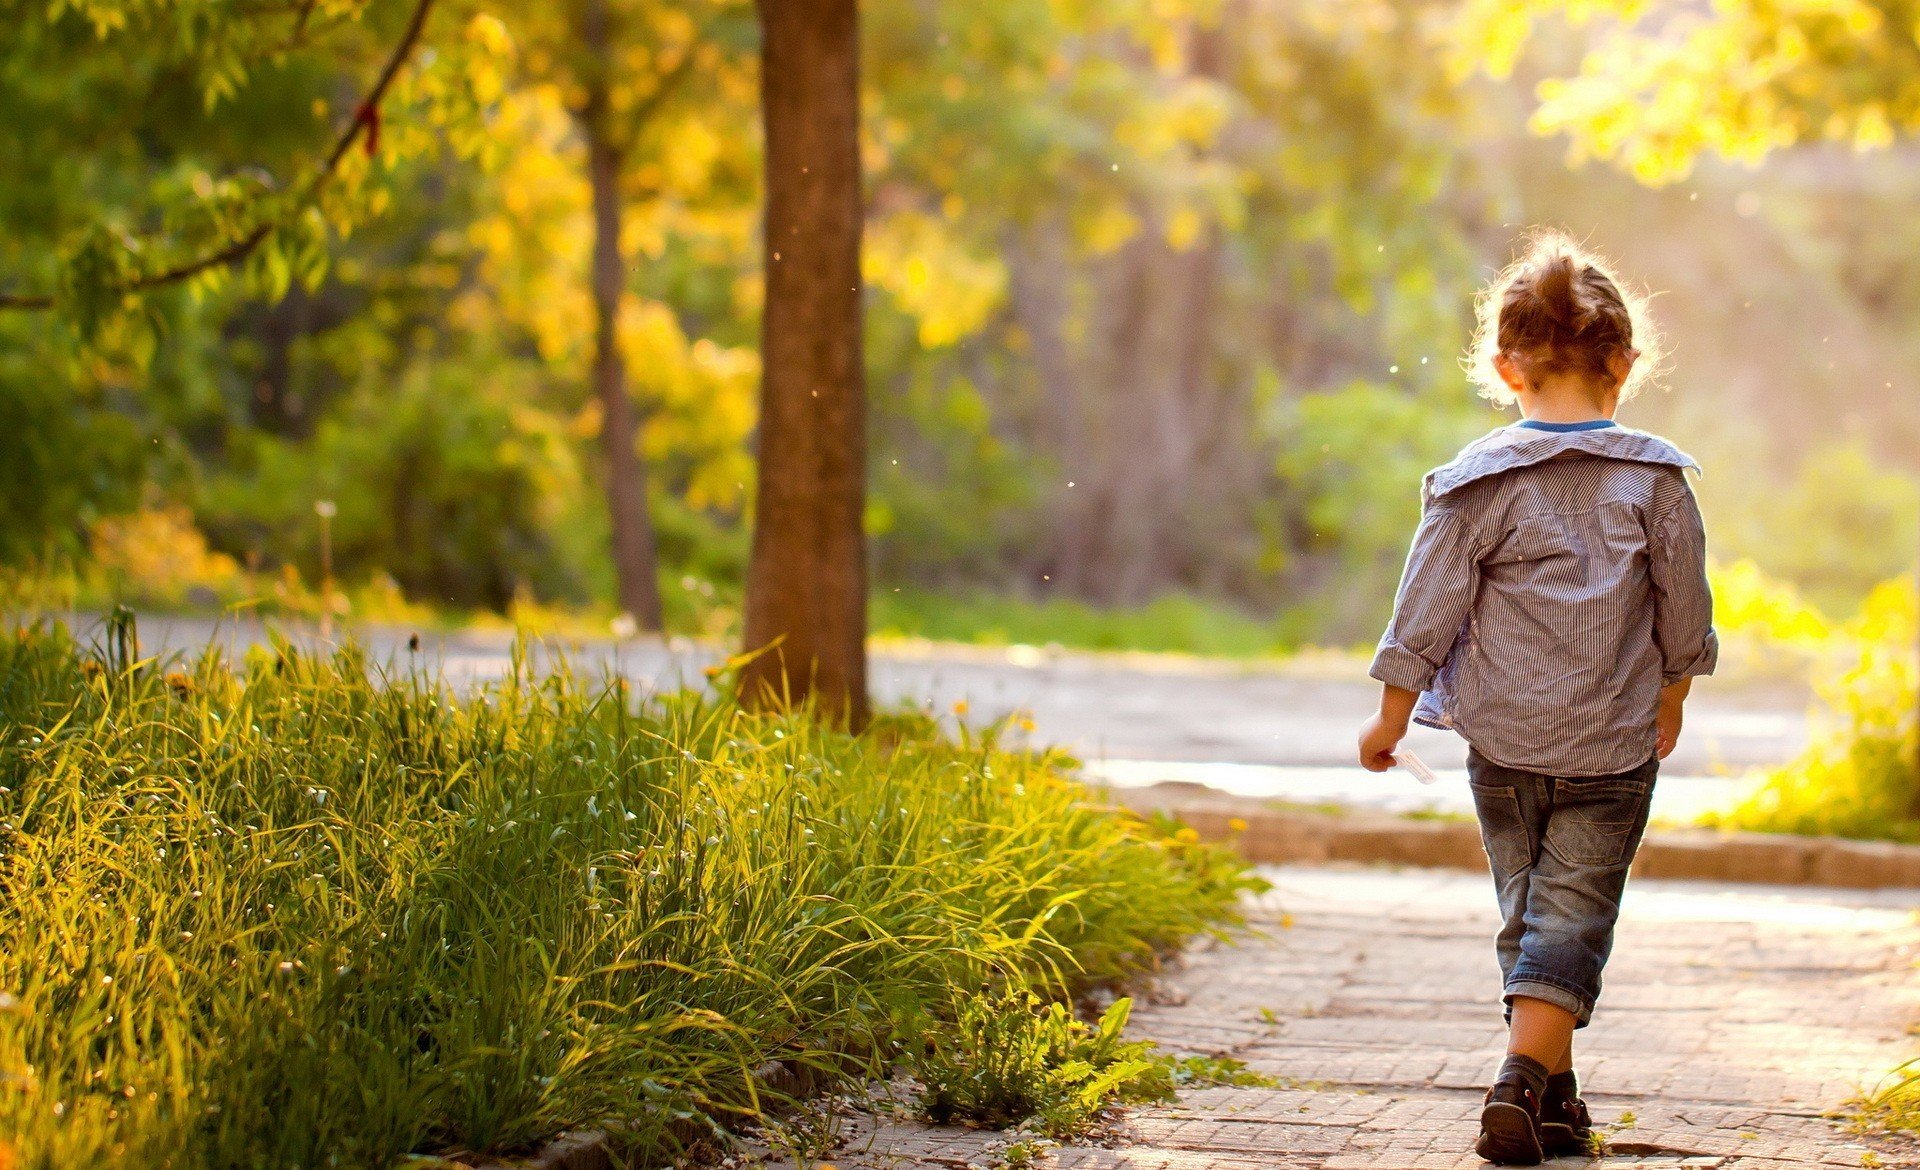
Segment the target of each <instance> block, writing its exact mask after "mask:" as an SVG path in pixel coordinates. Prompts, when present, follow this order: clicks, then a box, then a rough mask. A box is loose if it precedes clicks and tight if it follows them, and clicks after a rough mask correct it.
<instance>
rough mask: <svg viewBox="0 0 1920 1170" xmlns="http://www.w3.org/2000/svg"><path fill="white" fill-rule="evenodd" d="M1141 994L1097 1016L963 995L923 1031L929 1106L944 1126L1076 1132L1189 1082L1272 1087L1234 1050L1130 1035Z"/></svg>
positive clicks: (924, 1097)
mask: <svg viewBox="0 0 1920 1170" xmlns="http://www.w3.org/2000/svg"><path fill="white" fill-rule="evenodd" d="M1132 1010H1133V1001H1132V1000H1131V999H1126V998H1122V999H1118V1000H1115V1001H1114V1002H1113V1004H1112V1005H1111V1006H1109V1007H1108V1008H1107V1009H1106V1011H1105V1012H1104V1013H1102V1014H1101V1016H1100V1018H1099V1019H1098V1020H1097V1021H1094V1022H1092V1023H1088V1022H1085V1021H1082V1020H1080V1019H1078V1018H1076V1017H1075V1016H1074V1015H1073V1014H1072V1013H1071V1012H1070V1011H1069V1010H1068V1008H1067V1006H1066V1005H1065V1004H1062V1003H1058V1002H1053V1003H1042V1002H1041V1000H1040V999H1039V998H1038V997H1037V996H1035V995H1034V994H1033V993H1032V992H1030V991H1012V992H1009V991H1005V990H1002V991H1000V992H998V993H991V994H984V995H980V996H976V997H973V998H971V999H967V1000H963V1001H962V1002H961V1003H960V1005H959V1009H958V1012H957V1014H956V1016H955V1018H954V1019H953V1021H952V1022H951V1023H950V1024H949V1025H947V1026H946V1027H944V1028H940V1029H937V1030H935V1031H933V1032H932V1033H930V1034H929V1035H927V1036H924V1037H922V1038H921V1041H920V1048H919V1050H918V1052H917V1053H916V1054H915V1055H914V1057H913V1058H912V1060H911V1061H910V1065H911V1067H912V1070H913V1072H914V1075H915V1076H916V1077H917V1078H918V1080H919V1082H920V1087H921V1095H920V1109H921V1112H922V1113H923V1114H924V1115H925V1117H926V1118H927V1120H929V1121H932V1122H934V1123H936V1124H939V1125H948V1124H952V1123H955V1122H962V1123H966V1124H971V1125H979V1126H984V1127H987V1128H990V1129H1003V1128H1006V1127H1008V1126H1012V1125H1025V1126H1028V1127H1029V1128H1031V1129H1034V1130H1037V1131H1038V1132H1039V1133H1040V1134H1042V1135H1044V1136H1045V1137H1048V1138H1052V1139H1055V1140H1060V1141H1064V1140H1068V1139H1071V1138H1075V1137H1078V1136H1080V1135H1082V1134H1084V1133H1086V1132H1087V1130H1088V1129H1090V1128H1091V1127H1092V1126H1093V1123H1094V1121H1095V1120H1096V1119H1097V1118H1098V1117H1099V1115H1100V1112H1101V1111H1102V1110H1103V1109H1105V1108H1106V1107H1107V1106H1108V1105H1110V1104H1114V1103H1116V1102H1138V1101H1167V1100H1171V1099H1172V1097H1173V1094H1174V1091H1175V1090H1176V1089H1177V1088H1182V1087H1185V1086H1188V1085H1195V1086H1198V1085H1210V1084H1214V1085H1217V1084H1230V1085H1250V1086H1263V1085H1272V1084H1274V1083H1276V1082H1274V1081H1273V1080H1272V1079H1271V1078H1268V1077H1265V1076H1263V1075H1261V1074H1259V1073H1256V1072H1253V1071H1252V1070H1250V1069H1248V1068H1247V1067H1246V1065H1245V1064H1243V1063H1242V1062H1240V1061H1238V1060H1234V1059H1232V1058H1230V1057H1204V1056H1188V1057H1173V1056H1170V1055H1168V1054H1166V1053H1163V1052H1161V1051H1160V1050H1159V1049H1158V1047H1157V1046H1156V1045H1154V1044H1153V1042H1151V1041H1147V1040H1128V1039H1126V1038H1125V1031H1126V1026H1127V1020H1128V1018H1129V1016H1130V1015H1131V1013H1132Z"/></svg>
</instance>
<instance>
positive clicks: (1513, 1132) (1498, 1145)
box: [1473, 1080, 1546, 1166]
mask: <svg viewBox="0 0 1920 1170" xmlns="http://www.w3.org/2000/svg"><path fill="white" fill-rule="evenodd" d="M1473 1152H1474V1153H1476V1154H1478V1155H1480V1156H1481V1157H1482V1158H1485V1159H1486V1160H1487V1161H1489V1162H1492V1163H1494V1164H1495V1165H1499V1166H1538V1165H1539V1164H1540V1163H1541V1161H1542V1160H1543V1159H1544V1158H1545V1157H1546V1150H1545V1148H1544V1147H1542V1145H1541V1144H1540V1099H1539V1098H1538V1097H1536V1096H1534V1093H1533V1090H1532V1089H1529V1088H1527V1087H1526V1086H1525V1085H1523V1084H1521V1083H1520V1082H1519V1081H1517V1080H1505V1081H1496V1082H1494V1086H1493V1088H1491V1089H1488V1090H1487V1103H1486V1105H1485V1106H1484V1107H1483V1108H1482V1109H1481V1110H1480V1140H1479V1141H1477V1142H1475V1143H1473Z"/></svg>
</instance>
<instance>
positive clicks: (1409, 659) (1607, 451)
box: [1360, 235, 1717, 1165]
mask: <svg viewBox="0 0 1920 1170" xmlns="http://www.w3.org/2000/svg"><path fill="white" fill-rule="evenodd" d="M1479 318H1480V328H1479V333H1478V336H1477V338H1476V341H1475V346H1474V374H1475V380H1476V381H1478V382H1479V383H1480V384H1481V388H1482V393H1484V394H1485V395H1486V396H1487V397H1489V398H1491V399H1493V400H1494V401H1495V402H1497V403H1500V404H1502V405H1507V404H1515V405H1518V407H1519V408H1520V414H1521V416H1522V417H1521V419H1520V421H1519V422H1517V423H1515V424H1513V425H1512V426H1508V427H1502V428H1500V429H1499V430H1496V431H1494V432H1493V433H1491V434H1489V435H1486V436H1484V437H1482V438H1479V439H1476V440H1475V441H1474V442H1472V443H1471V444H1469V445H1468V446H1467V448H1466V449H1465V450H1464V451H1462V452H1461V453H1460V454H1459V456H1457V457H1456V458H1455V459H1454V460H1453V461H1452V462H1451V463H1448V464H1447V465H1446V466H1444V467H1441V468H1438V469H1437V470H1435V471H1432V472H1430V473H1429V474H1428V475H1427V477H1426V481H1425V483H1424V485H1423V488H1422V492H1421V500H1422V515H1421V518H1420V528H1419V531H1418V532H1416V533H1415V535H1414V539H1413V551H1412V552H1411V554H1409V556H1408V558H1407V567H1406V572H1405V575H1404V576H1403V577H1402V578H1401V582H1400V591H1399V596H1398V597H1397V598H1396V600H1395V603H1394V615H1393V622H1392V624H1391V625H1390V626H1388V628H1387V632H1386V634H1385V636H1383V637H1382V638H1381V640H1380V648H1379V651H1378V653H1377V654H1376V655H1375V657H1374V660H1373V667H1372V671H1371V673H1372V675H1373V677H1374V678H1376V679H1378V680H1380V682H1382V683H1383V684H1385V685H1384V687H1383V688H1382V691H1381V695H1380V710H1379V712H1378V714H1376V715H1374V717H1373V718H1372V719H1370V720H1369V721H1368V722H1367V725H1366V726H1365V727H1364V728H1363V729H1362V730H1361V732H1360V763H1361V765H1362V766H1364V767H1366V768H1368V769H1369V770H1371V771H1375V772H1381V771H1385V770H1386V769H1387V768H1389V767H1391V766H1392V765H1393V763H1394V756H1393V753H1394V749H1395V748H1396V747H1397V746H1398V745H1399V743H1400V740H1401V738H1402V737H1403V736H1404V735H1405V734H1406V731H1407V720H1408V719H1409V718H1413V719H1417V720H1419V721H1420V722H1421V723H1422V724H1424V725H1427V726H1431V727H1443V728H1452V729H1453V730H1455V731H1457V732H1459V733H1460V734H1461V735H1462V736H1464V737H1465V738H1466V740H1467V742H1468V744H1469V745H1470V750H1469V752H1468V756H1467V770H1468V776H1469V778H1470V781H1471V784H1472V787H1473V800H1474V805H1475V808H1476V809H1477V811H1478V813H1479V816H1480V828H1481V836H1482V839H1483V840H1484V842H1485V844H1486V850H1487V857H1488V860H1489V861H1490V862H1491V864H1492V868H1493V880H1494V888H1495V890H1496V892H1497V894H1498V896H1499V901H1500V913H1501V915H1502V917H1503V919H1504V923H1503V925H1502V926H1501V929H1500V934H1499V938H1498V943H1497V949H1498V952H1499V958H1500V970H1501V974H1502V976H1503V978H1504V980H1505V987H1504V994H1503V996H1502V998H1503V1000H1504V1002H1505V1004H1506V1015H1507V1023H1508V1028H1509V1036H1508V1043H1507V1058H1506V1062H1505V1063H1504V1064H1503V1065H1501V1068H1500V1072H1499V1075H1498V1077H1497V1079H1496V1080H1495V1081H1494V1084H1493V1087H1492V1088H1491V1089H1490V1090H1489V1091H1488V1092H1487V1096H1486V1104H1485V1106H1484V1108H1483V1109H1482V1111H1481V1114H1480V1139H1479V1142H1478V1143H1477V1144H1476V1145H1475V1147H1474V1148H1475V1151H1476V1152H1477V1153H1479V1155H1480V1156H1481V1157H1483V1158H1485V1159H1487V1160H1488V1161H1491V1162H1498V1163H1503V1164H1509V1165H1533V1164H1536V1163H1538V1162H1540V1161H1541V1160H1542V1159H1543V1158H1544V1157H1550V1156H1553V1155H1555V1154H1560V1153H1580V1152H1584V1151H1585V1150H1586V1148H1587V1146H1588V1144H1589V1142H1590V1140H1591V1133H1592V1126H1591V1123H1590V1121H1589V1120H1588V1116H1587V1109H1586V1106H1585V1105H1584V1104H1583V1103H1582V1102H1581V1100H1580V1097H1579V1091H1578V1083H1577V1081H1576V1079H1575V1076H1574V1072H1573V1033H1574V1030H1575V1029H1576V1028H1582V1027H1585V1026H1586V1024H1587V1022H1588V1021H1589V1020H1590V1019H1591V1017H1592V1014H1593V1005H1594V1001H1595V999H1596V998H1597V997H1598V996H1599V994H1600V972H1601V969H1602V968H1603V967H1605V966H1606V962H1607V955H1608V952H1609V951H1610V950H1611V949H1612V946H1613V928H1614V923H1615V921H1616V920H1617V919H1618V917H1619V912H1620V896H1621V893H1622V891H1623V890H1624V888H1625V886H1626V881H1627V866H1628V865H1629V863H1631V862H1632V861H1633V855H1634V851H1635V850H1636V849H1637V848H1638V847H1639V844H1640V837H1641V834H1642V833H1643V832H1644V831H1645V830H1646V825H1647V806H1648V803H1649V801H1650V799H1651V797H1652V794H1653V781H1654V775H1655V773H1657V772H1658V771H1659V767H1660V760H1661V759H1663V758H1665V756H1666V755H1667V753H1668V752H1670V751H1672V750H1673V745H1674V741H1675V739H1676V738H1677V737H1678V736H1679V734H1680V720H1681V705H1682V704H1683V703H1684V702H1685V701H1686V697H1687V689H1688V687H1689V685H1690V684H1691V680H1692V679H1693V677H1694V676H1695V675H1702V674H1710V673H1712V671H1713V666H1714V660H1715V657H1716V654H1717V643H1716V640H1715V637H1714V633H1713V620H1712V618H1713V614H1712V608H1713V602H1712V598H1711V597H1710V595H1709V594H1708V591H1707V581H1706V569H1705V540H1704V535H1703V533H1702V531H1701V524H1700V511H1699V508H1698V507H1697V506H1696V504H1695V503H1694V499H1693V492H1692V489H1691V488H1690V487H1689V485H1688V483H1687V478H1686V472H1685V469H1686V468H1693V469H1694V470H1696V471H1698V470H1699V467H1698V465H1697V464H1695V463H1694V462H1693V460H1692V459H1689V458H1688V457H1687V456H1686V455H1685V454H1683V453H1682V452H1681V451H1680V450H1679V449H1678V448H1676V447H1674V446H1673V445H1672V444H1670V443H1668V442H1666V441H1665V440H1664V439H1660V438H1657V437H1655V436H1653V435H1650V434H1647V433H1645V432H1642V431H1635V430H1629V429H1627V428H1625V427H1621V426H1618V425H1617V424H1615V423H1614V421H1613V415H1614V411H1615V410H1616V408H1618V406H1619V405H1620V403H1621V402H1622V401H1624V400H1626V399H1628V398H1631V397H1632V396H1633V394H1634V393H1635V391H1636V390H1638V389H1639V383H1640V382H1641V381H1643V380H1644V376H1645V374H1646V372H1647V370H1648V369H1649V367H1650V366H1651V365H1652V361H1651V358H1650V357H1649V356H1648V355H1647V354H1644V353H1642V352H1641V351H1640V350H1639V349H1636V348H1635V337H1636V335H1638V336H1639V337H1640V338H1641V341H1640V344H1641V345H1642V346H1643V347H1645V348H1647V349H1651V348H1652V347H1653V339H1652V337H1651V334H1650V330H1649V328H1648V326H1647V323H1646V322H1645V320H1644V310H1643V306H1642V305H1641V304H1640V302H1639V301H1638V300H1637V299H1635V298H1633V297H1631V296H1630V295H1629V294H1628V293H1627V292H1626V291H1625V290H1624V289H1623V288H1622V287H1621V285H1620V283H1619V282H1618V281H1617V280H1615V279H1614V277H1613V274H1612V273H1611V272H1610V271H1609V270H1608V268H1607V266H1606V265H1605V264H1604V263H1602V262H1601V261H1600V260H1598V259H1597V258H1595V257H1593V256H1591V255H1588V254H1587V253H1586V252H1584V251H1582V250H1581V249H1580V248H1579V247H1577V246H1576V245H1574V244H1573V243H1572V242H1571V241H1569V240H1567V239H1566V238H1565V237H1562V236H1559V235H1536V236H1535V237H1533V238H1532V240H1531V241H1530V243H1529V246H1528V247H1527V249H1526V251H1525V253H1524V254H1523V255H1522V256H1521V258H1520V259H1519V260H1518V261H1516V262H1515V263H1514V264H1513V265H1512V266H1510V267H1509V268H1508V269H1507V270H1506V271H1505V272H1503V273H1502V274H1501V275H1500V277H1499V278H1498V279H1497V280H1496V281H1495V282H1494V284H1493V285H1492V287H1491V288H1489V289H1488V290H1487V292H1486V293H1485V294H1484V295H1483V296H1482V298H1481V301H1480V305H1479Z"/></svg>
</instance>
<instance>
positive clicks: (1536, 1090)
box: [1495, 1052, 1550, 1101]
mask: <svg viewBox="0 0 1920 1170" xmlns="http://www.w3.org/2000/svg"><path fill="white" fill-rule="evenodd" d="M1549 1076H1550V1074H1549V1073H1548V1072H1547V1066H1546V1065H1544V1064H1541V1063H1540V1062H1539V1061H1537V1060H1535V1059H1534V1058H1533V1057H1531V1056H1527V1055H1525V1054H1524V1053H1519V1052H1509V1053H1507V1059H1506V1062H1505V1063H1503V1064H1502V1065H1501V1066H1500V1075H1499V1076H1498V1077H1496V1078H1495V1080H1496V1081H1518V1082H1520V1083H1521V1084H1522V1085H1525V1086H1526V1087H1527V1088H1529V1089H1531V1090H1533V1096H1534V1099H1535V1100H1536V1101H1537V1100H1539V1099H1540V1098H1542V1097H1544V1096H1546V1092H1547V1081H1548V1079H1549Z"/></svg>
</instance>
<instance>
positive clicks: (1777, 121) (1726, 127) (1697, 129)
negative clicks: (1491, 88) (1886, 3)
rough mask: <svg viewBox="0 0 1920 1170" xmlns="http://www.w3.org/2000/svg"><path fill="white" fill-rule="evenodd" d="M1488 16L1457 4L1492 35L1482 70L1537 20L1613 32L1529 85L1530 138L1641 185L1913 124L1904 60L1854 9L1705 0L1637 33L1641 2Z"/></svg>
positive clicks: (1798, 1) (1861, 144)
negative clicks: (1602, 19) (1619, 171)
mask: <svg viewBox="0 0 1920 1170" xmlns="http://www.w3.org/2000/svg"><path fill="white" fill-rule="evenodd" d="M1500 7H1501V6H1499V5H1495V4H1493V3H1492V0H1473V3H1472V4H1471V5H1470V8H1471V9H1472V10H1473V11H1475V12H1477V13H1478V14H1479V21H1478V26H1479V27H1481V28H1484V29H1487V30H1491V31H1490V37H1489V43H1490V44H1492V45H1493V46H1494V48H1495V50H1496V56H1497V57H1498V58H1499V59H1497V60H1496V61H1495V62H1494V64H1495V66H1501V65H1509V64H1510V61H1508V60H1507V59H1506V58H1505V57H1503V56H1499V54H1500V52H1502V51H1504V48H1505V46H1506V45H1507V44H1508V42H1509V41H1510V39H1511V35H1510V34H1512V33H1513V31H1514V29H1516V28H1518V27H1519V26H1520V25H1521V24H1524V23H1529V22H1530V21H1531V19H1534V18H1537V15H1538V12H1539V11H1541V10H1545V9H1553V8H1561V7H1564V8H1565V9H1566V10H1567V13H1568V15H1570V16H1571V17H1573V18H1574V19H1575V20H1576V21H1578V20H1579V19H1581V18H1582V16H1583V15H1591V14H1593V13H1596V12H1597V13H1602V14H1611V15H1614V16H1617V17H1619V18H1620V19H1621V20H1622V21H1624V22H1625V23H1624V26H1623V27H1620V28H1615V29H1613V30H1610V31H1608V32H1606V33H1604V34H1602V35H1601V36H1600V37H1599V39H1598V42H1597V43H1596V44H1595V46H1594V47H1593V48H1592V49H1591V50H1590V51H1589V53H1588V54H1587V56H1586V58H1585V60H1584V61H1583V62H1582V63H1581V66H1580V69H1579V71H1578V73H1577V75H1575V76H1573V77H1569V78H1561V79H1556V80H1554V81H1552V82H1549V83H1547V84H1544V85H1543V86H1542V87H1541V90H1540V99H1541V102H1540V106H1539V109H1538V111H1537V113H1536V115H1535V118H1534V121H1533V127H1534V129H1535V130H1536V131H1538V132H1541V133H1561V132H1564V133H1566V134H1568V135H1569V136H1570V137H1571V139H1572V153H1573V155H1574V157H1575V158H1576V159H1579V158H1584V157H1598V158H1604V159H1611V160H1614V161H1616V162H1618V163H1620V164H1622V165H1623V166H1625V167H1626V168H1627V169H1628V170H1629V171H1630V172H1631V173H1632V174H1634V175H1635V177H1637V178H1639V179H1640V180H1641V181H1643V182H1646V183H1650V184H1659V183H1666V182H1671V181H1673V180H1674V179H1677V178H1680V177H1682V176H1684V175H1685V174H1686V173H1687V172H1688V171H1689V169H1690V168H1691V167H1692V165H1693V161H1694V159H1695V158H1697V157H1698V156H1699V155H1701V154H1703V153H1707V152H1712V153H1715V154H1718V155H1720V156H1721V157H1723V158H1726V159H1728V160H1731V161H1735V162H1743V163H1747V164H1750V165H1751V164H1756V163H1758V162H1759V160H1760V159H1761V158H1763V157H1764V156H1765V155H1766V154H1768V153H1769V152H1770V151H1773V150H1776V149H1779V148H1780V147H1782V146H1786V145H1789V144H1791V143H1793V142H1795V141H1798V140H1800V139H1802V138H1807V137H1812V136H1820V137H1825V138H1829V139H1832V140H1835V141H1841V142H1847V143H1849V144H1851V145H1852V146H1853V147H1854V148H1855V149H1859V150H1871V149H1878V148H1882V147H1885V146H1887V145H1889V144H1891V143H1892V141H1893V140H1894V138H1895V136H1896V135H1897V133H1898V132H1899V130H1900V129H1901V127H1902V123H1903V122H1910V121H1913V120H1915V118H1914V116H1913V115H1910V114H1908V113H1906V108H1907V107H1905V106H1903V105H1900V104H1898V103H1899V102H1900V100H1901V99H1900V97H1899V95H1901V94H1903V93H1906V92H1908V87H1909V86H1910V84H1911V83H1910V76H1911V68H1912V67H1911V64H1910V55H1911V49H1908V48H1904V47H1902V46H1900V45H1899V44H1898V43H1897V39H1896V38H1897V35H1898V34H1896V33H1895V32H1894V30H1891V29H1889V28H1888V27H1887V21H1886V19H1885V15H1884V13H1883V11H1882V10H1881V8H1880V7H1879V6H1877V5H1875V4H1873V3H1869V2H1867V0H1770V2H1764V3H1763V2H1761V0H1717V2H1716V3H1715V4H1713V6H1712V8H1711V10H1710V11H1708V12H1701V11H1698V10H1692V11H1686V12H1682V13H1680V14H1678V15H1675V16H1674V17H1672V18H1671V19H1668V20H1665V21H1663V22H1660V23H1658V24H1656V25H1652V26H1649V27H1644V28H1641V27H1632V25H1633V22H1634V21H1636V20H1638V19H1639V17H1640V16H1641V15H1643V12H1642V10H1643V9H1644V8H1646V5H1645V4H1644V3H1637V4H1629V3H1626V2H1625V0H1619V2H1616V3H1611V4H1609V3H1607V2H1606V0H1587V2H1586V3H1583V4H1565V5H1557V4H1549V3H1546V0H1529V3H1528V5H1522V6H1518V7H1520V8H1528V7H1530V8H1531V9H1533V10H1534V16H1533V17H1529V18H1527V19H1526V20H1522V18H1521V16H1520V13H1519V12H1518V11H1509V12H1505V13H1502V12H1500V11H1499V9H1500ZM1503 22H1505V23H1503ZM1915 33H1916V40H1915V44H1916V46H1920V29H1916V30H1915Z"/></svg>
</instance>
